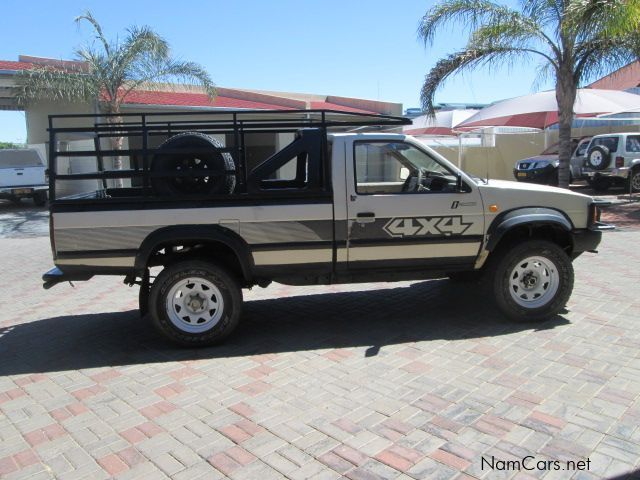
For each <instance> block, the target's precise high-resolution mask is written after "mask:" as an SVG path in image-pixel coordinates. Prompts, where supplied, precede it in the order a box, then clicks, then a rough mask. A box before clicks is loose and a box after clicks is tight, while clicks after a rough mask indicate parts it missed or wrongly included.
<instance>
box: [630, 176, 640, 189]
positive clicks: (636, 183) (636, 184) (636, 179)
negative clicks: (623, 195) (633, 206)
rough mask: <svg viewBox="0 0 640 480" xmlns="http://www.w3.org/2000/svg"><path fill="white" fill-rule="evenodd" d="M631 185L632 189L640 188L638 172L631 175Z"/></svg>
mask: <svg viewBox="0 0 640 480" xmlns="http://www.w3.org/2000/svg"><path fill="white" fill-rule="evenodd" d="M631 187H632V188H633V189H634V190H640V172H639V173H635V174H634V175H633V176H632V177H631Z"/></svg>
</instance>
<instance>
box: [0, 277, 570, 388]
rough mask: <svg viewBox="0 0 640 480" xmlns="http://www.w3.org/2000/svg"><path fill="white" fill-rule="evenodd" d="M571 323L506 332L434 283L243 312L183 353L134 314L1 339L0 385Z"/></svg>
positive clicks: (486, 313)
mask: <svg viewBox="0 0 640 480" xmlns="http://www.w3.org/2000/svg"><path fill="white" fill-rule="evenodd" d="M567 323H568V321H567V320H566V319H564V318H563V317H561V316H556V317H555V318H552V319H550V320H548V321H546V322H544V323H537V324H527V323H515V322H510V321H508V320H506V319H504V318H502V317H501V316H500V315H498V314H497V313H496V311H495V308H494V307H491V306H489V305H487V302H485V301H483V299H482V298H481V297H479V294H476V293H475V291H474V288H473V287H468V286H459V285H453V284H451V282H449V281H447V280H432V281H426V282H421V283H415V284H412V285H410V286H407V287H396V288H388V289H381V290H370V291H355V292H341V293H322V294H317V295H304V296H296V297H288V298H279V299H268V300H253V301H248V302H246V304H245V310H244V313H243V318H242V323H241V325H240V326H239V327H238V329H237V330H236V333H235V334H234V335H233V336H232V337H230V338H229V339H227V341H226V342H225V343H224V344H222V345H219V346H216V347H211V348H203V349H185V348H179V347H175V346H174V345H172V344H170V343H168V342H166V341H165V340H164V339H163V338H161V337H160V336H159V335H158V334H156V333H155V331H154V330H153V329H152V327H151V325H150V323H149V322H148V320H146V319H141V318H140V316H139V312H138V311H137V310H133V311H127V312H112V313H100V314H91V315H74V316H64V317H57V318H50V319H44V320H39V321H35V322H31V323H25V324H20V325H16V326H13V327H7V328H3V329H0V375H18V374H26V373H39V372H49V371H64V370H78V369H84V368H96V367H104V366H118V365H132V364H144V363H155V362H169V361H184V360H197V359H214V358H223V357H241V356H251V355H260V354H267V353H282V352H296V351H309V350H321V349H334V348H348V347H363V348H365V350H364V351H363V352H362V355H363V356H365V357H370V356H375V355H377V354H379V353H380V352H384V349H385V347H386V346H390V345H396V344H404V343H412V342H432V341H437V340H461V339H472V338H480V337H487V336H499V335H506V334H510V333H514V332H519V331H525V330H540V329H552V328H555V327H557V326H559V325H564V324H567Z"/></svg>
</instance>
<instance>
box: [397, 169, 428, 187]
mask: <svg viewBox="0 0 640 480" xmlns="http://www.w3.org/2000/svg"><path fill="white" fill-rule="evenodd" d="M423 180H424V172H423V171H422V169H421V168H418V169H417V171H416V174H415V175H409V176H408V177H407V179H406V180H405V181H404V184H403V185H402V192H403V193H404V192H413V191H417V190H418V188H419V187H420V185H422V181H423Z"/></svg>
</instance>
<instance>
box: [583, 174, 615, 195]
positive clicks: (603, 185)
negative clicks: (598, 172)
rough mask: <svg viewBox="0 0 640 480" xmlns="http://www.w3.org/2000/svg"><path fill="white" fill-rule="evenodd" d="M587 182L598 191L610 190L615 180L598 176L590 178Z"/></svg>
mask: <svg viewBox="0 0 640 480" xmlns="http://www.w3.org/2000/svg"><path fill="white" fill-rule="evenodd" d="M587 183H588V184H589V186H590V187H591V188H593V189H594V190H595V191H596V192H606V191H607V190H609V188H610V187H611V185H612V183H613V182H612V181H611V179H609V178H605V177H598V178H595V179H588V180H587Z"/></svg>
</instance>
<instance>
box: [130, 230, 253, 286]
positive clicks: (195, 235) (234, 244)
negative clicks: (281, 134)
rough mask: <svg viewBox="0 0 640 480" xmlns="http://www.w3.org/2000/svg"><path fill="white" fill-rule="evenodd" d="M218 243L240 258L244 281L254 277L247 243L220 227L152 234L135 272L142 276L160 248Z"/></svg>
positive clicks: (139, 250) (142, 251) (235, 234)
mask: <svg viewBox="0 0 640 480" xmlns="http://www.w3.org/2000/svg"><path fill="white" fill-rule="evenodd" d="M181 241H186V242H218V243H222V244H223V245H225V246H226V247H228V248H230V249H231V250H232V251H233V252H234V253H235V255H236V257H237V258H238V262H239V264H240V268H241V269H242V276H243V277H244V280H246V281H247V282H250V281H251V279H252V277H253V270H254V263H253V256H252V255H251V251H250V249H249V246H248V245H247V243H246V242H245V241H244V240H243V239H242V237H240V235H238V234H237V233H236V232H234V231H232V230H231V229H229V228H226V227H222V226H219V225H207V226H203V225H180V226H171V227H163V228H160V229H158V230H155V231H153V232H152V233H150V234H149V235H148V236H147V238H145V239H144V241H143V242H142V244H141V245H140V248H139V249H138V253H137V255H136V260H135V271H136V273H137V274H142V273H143V272H144V271H145V269H146V268H147V263H148V262H149V259H150V258H151V255H152V254H153V252H154V251H156V250H157V249H158V248H159V247H160V246H162V245H167V244H171V243H173V242H181Z"/></svg>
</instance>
